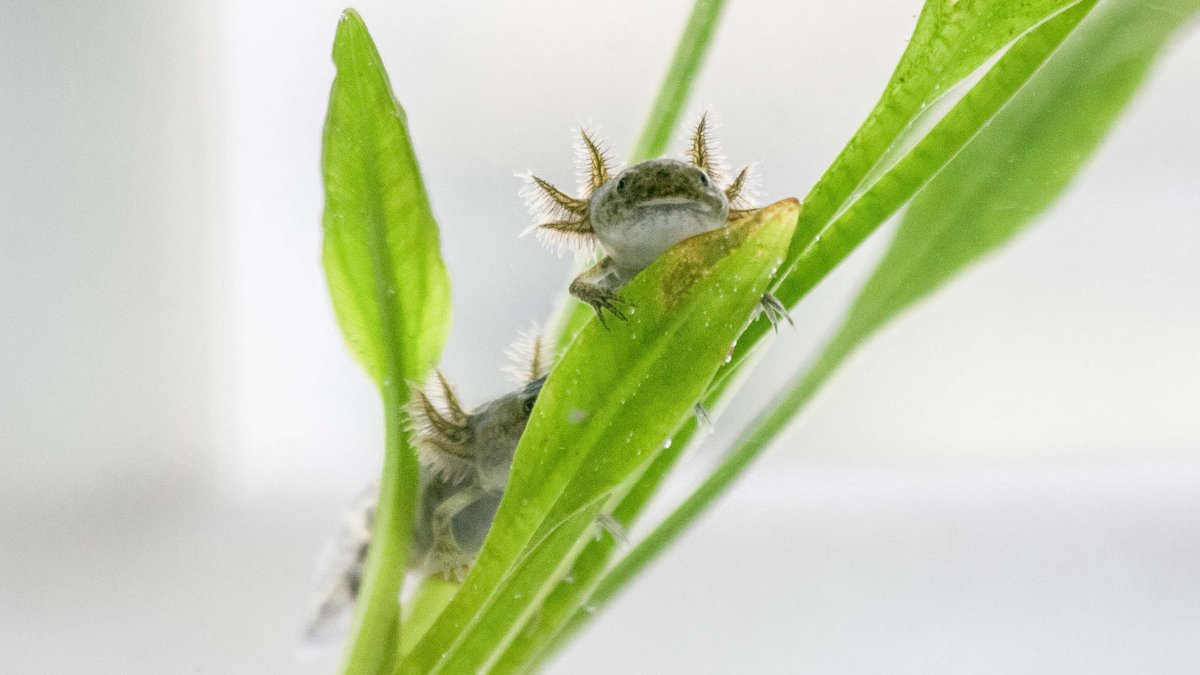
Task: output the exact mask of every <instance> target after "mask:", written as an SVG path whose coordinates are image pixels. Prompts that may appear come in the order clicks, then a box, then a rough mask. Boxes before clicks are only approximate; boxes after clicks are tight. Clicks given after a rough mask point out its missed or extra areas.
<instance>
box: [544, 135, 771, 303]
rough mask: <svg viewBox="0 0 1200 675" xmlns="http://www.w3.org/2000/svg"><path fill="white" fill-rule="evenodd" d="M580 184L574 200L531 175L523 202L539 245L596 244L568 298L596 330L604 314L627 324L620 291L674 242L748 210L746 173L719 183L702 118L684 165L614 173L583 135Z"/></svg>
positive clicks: (647, 164)
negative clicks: (596, 252) (593, 318)
mask: <svg viewBox="0 0 1200 675" xmlns="http://www.w3.org/2000/svg"><path fill="white" fill-rule="evenodd" d="M580 135H581V144H580V148H581V153H580V154H581V157H582V158H583V159H584V162H585V167H584V171H582V172H581V175H583V176H584V177H585V178H584V180H583V185H582V189H581V196H579V197H573V196H571V195H569V194H567V193H566V192H564V191H562V190H560V189H558V188H556V187H555V186H554V185H552V184H551V183H549V182H548V181H546V180H544V179H542V178H539V177H537V176H534V175H532V174H531V175H528V176H527V180H528V187H527V189H526V192H525V196H526V201H527V202H528V204H529V206H530V209H531V211H533V212H534V217H535V218H536V219H537V220H538V222H537V224H536V225H535V228H536V229H537V230H538V231H539V234H541V235H543V239H547V240H549V241H551V242H553V241H557V242H559V243H560V244H582V245H587V244H596V245H598V246H599V247H600V250H601V251H602V252H603V254H604V256H603V257H602V258H601V259H600V261H599V262H597V263H596V264H595V265H594V266H592V267H591V268H589V269H588V270H586V271H584V272H583V273H582V274H580V275H579V276H578V277H576V278H575V279H574V280H573V281H572V282H571V285H570V288H569V291H570V293H571V295H573V296H575V297H576V298H578V299H580V300H582V301H583V302H586V303H587V304H589V305H591V306H592V308H593V309H594V310H595V311H596V315H597V316H598V317H599V319H600V321H601V323H603V322H604V312H605V311H608V312H609V313H611V314H612V315H613V316H616V317H617V318H619V319H625V318H626V317H625V310H624V309H623V307H624V306H625V305H627V303H626V302H625V301H624V300H622V299H621V296H620V295H619V294H618V292H617V291H618V290H619V289H620V288H621V287H622V286H623V285H625V283H626V282H628V281H629V280H630V279H632V278H633V277H634V276H635V275H637V273H638V272H641V271H642V270H644V269H646V268H647V267H649V266H650V264H651V263H652V262H654V260H655V259H657V258H658V257H659V256H660V255H662V254H663V252H665V251H666V250H667V249H669V248H671V247H672V246H674V245H675V244H678V243H679V242H681V241H683V240H685V239H688V238H691V237H694V236H696V235H699V234H704V233H706V232H712V231H714V230H719V229H721V228H722V227H725V226H726V225H727V224H728V223H729V222H730V221H731V220H733V219H735V218H737V217H738V216H740V215H741V214H743V213H745V212H746V211H748V210H750V209H751V208H752V207H753V204H752V200H751V198H750V195H749V194H748V193H749V190H748V186H747V182H748V177H749V169H750V167H743V168H742V169H741V170H740V171H738V172H737V173H736V174H734V177H733V178H732V179H730V180H728V181H726V180H725V178H724V176H723V173H724V172H723V170H722V167H721V163H720V161H719V160H718V159H717V157H716V155H715V152H714V148H713V143H712V141H711V140H710V138H709V125H708V119H707V116H702V117H701V118H700V121H699V123H698V124H697V125H696V128H695V130H694V131H693V132H692V135H691V139H690V144H689V147H688V151H687V161H679V160H676V159H669V158H660V159H651V160H646V161H644V162H638V163H637V164H634V165H633V166H630V167H628V168H625V169H624V170H622V171H620V172H617V173H615V174H614V173H613V171H612V169H611V167H610V164H611V162H610V160H609V158H608V156H607V154H606V153H605V152H604V150H603V149H602V148H601V146H600V144H599V143H598V142H597V141H596V140H595V139H594V138H593V137H592V135H591V134H589V133H588V132H587V131H582V132H581V134H580ZM761 306H762V308H763V310H764V312H765V313H766V315H767V317H768V318H769V319H770V320H771V322H772V323H773V324H774V323H777V322H778V320H779V318H781V317H782V318H786V319H787V320H788V321H789V322H790V321H791V319H790V318H789V317H788V315H787V311H786V309H785V308H784V307H783V305H782V304H780V302H779V301H778V300H777V299H775V297H774V296H771V295H769V294H768V295H765V296H763V300H762V303H761Z"/></svg>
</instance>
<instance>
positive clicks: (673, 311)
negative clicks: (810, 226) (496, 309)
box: [404, 200, 799, 673]
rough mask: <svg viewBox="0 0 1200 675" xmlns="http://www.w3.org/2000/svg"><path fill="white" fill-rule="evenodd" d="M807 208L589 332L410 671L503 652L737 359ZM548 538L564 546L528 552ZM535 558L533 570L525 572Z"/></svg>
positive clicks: (732, 242)
mask: <svg viewBox="0 0 1200 675" xmlns="http://www.w3.org/2000/svg"><path fill="white" fill-rule="evenodd" d="M798 210H799V204H798V203H797V202H796V201H795V200H785V201H783V202H779V203H778V204H775V205H773V206H772V207H768V208H767V209H764V210H763V211H761V212H760V213H759V214H758V215H757V216H756V217H755V218H753V219H751V220H750V221H748V222H744V223H742V224H740V225H735V226H734V227H730V228H726V229H725V230H723V231H721V232H716V233H712V234H710V235H704V236H701V237H696V238H693V239H690V240H688V241H686V242H683V243H682V244H680V245H678V246H676V247H675V248H673V249H671V250H670V251H669V252H667V253H666V254H665V255H664V256H662V257H661V258H659V260H658V261H656V262H655V263H654V264H653V265H651V266H650V267H649V268H648V269H647V270H645V271H644V272H642V273H641V274H640V275H638V277H636V278H635V279H634V280H633V281H632V282H630V284H629V285H628V286H626V287H625V288H624V289H623V290H622V295H623V296H625V297H626V299H628V300H629V301H630V302H632V303H633V304H634V305H636V311H635V312H633V313H632V314H631V315H630V316H629V321H628V322H620V321H610V322H609V329H608V330H606V329H605V328H604V327H602V326H601V325H600V324H599V323H598V322H596V321H592V322H591V323H590V324H588V325H587V326H585V328H584V329H583V331H582V332H581V333H580V335H579V337H578V338H577V339H576V340H575V341H574V342H573V343H572V345H571V347H570V348H569V349H568V350H567V352H566V353H565V354H564V355H563V357H562V358H561V359H560V361H559V363H558V364H557V366H556V367H555V369H554V372H553V373H552V374H551V375H550V378H549V380H548V381H547V382H546V385H545V388H544V389H543V390H542V394H541V396H540V397H539V399H538V405H537V408H536V409H535V411H534V415H533V417H532V419H531V420H530V423H529V426H528V427H527V428H526V431H525V434H524V436H523V437H522V438H521V443H520V445H519V447H518V448H517V453H516V457H515V459H514V463H513V469H512V475H511V478H510V480H509V487H508V488H507V490H506V492H505V495H504V501H503V502H502V503H501V506H500V510H499V512H498V513H497V515H496V520H495V523H494V525H493V527H492V529H491V532H490V533H489V535H488V539H487V541H486V542H485V543H484V547H483V551H482V552H481V555H480V557H479V560H478V561H477V563H476V565H475V567H474V569H473V570H472V571H471V574H470V575H469V576H468V577H467V580H466V582H465V583H464V585H463V588H462V590H461V591H460V592H459V593H458V595H457V596H456V597H455V598H454V600H453V601H452V602H451V604H450V606H449V607H448V608H447V609H446V611H445V612H444V613H443V614H442V616H441V617H439V619H438V620H437V622H435V624H434V625H433V627H432V628H431V629H430V630H429V632H428V633H427V634H426V636H425V639H424V640H422V642H421V643H420V644H418V645H417V647H416V649H415V650H414V651H413V653H412V654H411V657H410V659H408V660H406V662H405V664H404V666H405V672H414V673H424V672H475V671H476V670H478V669H479V668H480V667H482V666H484V665H486V664H488V663H490V662H491V660H492V659H494V658H495V657H497V656H498V655H499V653H500V650H502V649H503V647H504V646H505V645H506V644H507V641H508V640H509V639H510V638H511V636H512V635H514V634H515V632H516V631H517V630H518V629H519V627H520V623H521V621H522V619H523V618H525V617H526V616H527V615H528V612H529V611H530V610H531V607H532V603H533V601H534V600H535V599H536V598H538V597H541V596H542V595H544V594H545V593H546V592H548V591H549V588H550V587H551V586H552V585H553V584H554V583H556V582H557V578H555V577H554V576H553V575H546V574H545V572H546V571H547V570H561V571H564V572H565V568H563V567H561V564H560V563H561V562H562V561H564V560H569V557H568V558H564V556H569V554H570V552H571V550H576V547H575V544H576V543H578V542H579V539H580V536H581V535H582V534H583V532H582V528H586V527H590V522H591V516H592V515H594V513H595V511H596V509H598V508H599V507H600V505H601V504H602V503H603V502H604V501H605V500H607V499H608V498H609V497H610V496H611V494H612V492H613V491H614V490H615V489H616V488H617V486H619V485H620V484H621V483H622V482H623V481H624V480H625V479H627V478H628V477H629V476H630V475H632V474H633V473H635V472H637V471H638V470H639V468H641V467H644V466H645V464H646V463H648V462H650V461H652V460H653V458H654V456H655V455H656V453H657V452H659V451H660V450H661V448H662V446H663V443H664V441H666V439H668V438H669V437H670V436H671V434H672V433H674V432H675V431H676V430H677V429H678V427H679V425H680V424H681V423H682V421H683V420H684V419H685V418H686V417H688V416H689V415H690V414H691V409H692V405H693V404H694V403H695V402H696V401H697V400H699V399H700V397H701V396H702V395H703V393H704V391H705V389H706V388H707V387H708V385H709V384H710V383H711V381H712V379H713V377H714V375H715V373H716V372H717V370H718V369H719V368H720V367H721V366H722V365H723V364H724V363H725V362H726V360H727V358H728V354H729V351H730V347H731V345H732V343H733V341H734V340H735V339H736V338H737V336H738V334H740V333H741V332H742V331H743V330H744V328H745V326H746V325H747V323H748V321H749V320H750V317H751V315H752V313H753V311H754V309H755V307H756V306H757V303H758V301H759V298H760V297H761V296H762V293H763V292H764V291H765V290H766V289H767V288H768V287H769V286H770V285H771V283H772V280H773V278H774V275H775V273H776V270H777V266H778V264H779V263H780V262H781V261H782V256H783V253H784V251H785V250H786V248H787V245H788V243H789V242H790V240H791V233H792V229H793V228H794V226H795V220H796V215H797V213H798ZM580 514H582V517H581V515H580ZM571 528H574V529H571ZM564 532H570V536H566V535H565V534H564ZM545 542H554V545H553V546H552V547H550V548H549V549H543V554H539V555H537V556H530V555H529V554H530V553H531V552H533V551H535V550H536V549H537V547H538V546H539V545H541V544H543V543H545ZM551 549H552V550H551ZM568 549H570V550H568ZM547 550H551V552H552V553H553V555H549V554H545V552H546V551H547ZM526 560H529V561H533V562H534V563H535V564H533V565H531V566H528V567H526V568H524V570H523V569H522V568H521V565H522V563H523V562H525V561H526ZM529 575H533V576H532V580H533V582H534V583H532V585H528V584H529V582H530V580H531V577H530V576H529ZM510 587H515V588H522V589H525V590H524V591H522V592H520V593H508V592H505V591H506V589H508V588H510ZM485 618H486V620H485Z"/></svg>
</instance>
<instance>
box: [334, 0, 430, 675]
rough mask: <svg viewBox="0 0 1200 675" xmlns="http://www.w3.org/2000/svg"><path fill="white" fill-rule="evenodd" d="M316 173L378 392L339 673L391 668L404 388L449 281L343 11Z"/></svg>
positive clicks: (402, 139)
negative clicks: (381, 440)
mask: <svg viewBox="0 0 1200 675" xmlns="http://www.w3.org/2000/svg"><path fill="white" fill-rule="evenodd" d="M333 62H334V64H335V66H336V67H337V75H336V77H335V78H334V81H333V88H332V91H331V92H330V95H329V112H328V116H327V117H326V121H325V137H324V146H323V157H322V168H323V175H324V179H325V214H324V229H325V241H324V249H323V252H322V260H323V262H324V266H325V276H326V279H327V280H328V283H329V293H330V296H331V298H332V300H333V308H334V313H335V314H336V315H337V319H338V323H339V324H340V325H341V328H342V333H343V335H344V336H345V338H346V341H347V343H348V344H349V346H350V350H351V351H352V352H353V353H354V354H355V356H357V357H358V359H359V361H360V362H361V363H362V364H363V367H364V368H366V370H367V373H368V374H369V375H370V376H371V378H372V379H373V380H374V381H375V383H376V384H377V385H378V386H379V388H380V393H381V395H382V396H383V404H384V421H385V424H386V425H387V426H386V439H387V441H386V443H387V447H386V448H385V455H384V464H383V472H382V477H381V480H380V494H379V502H378V507H377V511H376V522H375V537H374V539H373V541H372V544H371V548H370V553H369V556H368V559H367V562H366V565H365V568H364V576H363V582H362V587H361V590H360V592H359V601H358V603H357V605H356V608H355V619H354V623H353V626H352V628H351V636H350V639H349V640H348V642H347V646H346V656H345V664H344V671H345V672H347V673H364V674H365V673H372V674H373V673H384V672H390V671H391V669H392V664H393V663H394V661H395V658H396V651H397V650H398V649H399V625H400V621H399V602H398V600H397V598H398V597H399V591H400V586H401V583H402V582H403V578H404V569H405V561H406V558H407V552H408V542H409V537H410V533H411V531H412V519H413V513H414V510H415V505H416V495H417V473H418V467H417V461H416V455H415V453H414V452H413V450H412V448H411V447H409V444H408V438H407V434H406V432H405V427H406V417H405V413H404V404H405V402H406V400H407V397H408V388H407V383H408V382H411V381H418V382H419V381H423V380H424V378H425V375H426V374H427V372H428V371H429V368H430V367H431V366H432V365H433V364H434V363H435V362H436V361H437V359H438V357H439V356H440V355H441V351H442V347H443V346H444V344H445V341H446V334H447V332H448V330H449V325H450V291H449V279H448V277H447V274H446V269H445V266H444V265H443V264H442V260H441V256H440V254H439V251H438V230H437V223H436V222H434V219H433V215H432V212H431V210H430V207H429V200H428V198H427V197H426V196H425V188H424V186H423V185H422V182H421V174H420V170H419V169H418V167H417V161H416V156H415V154H414V153H413V149H412V143H411V141H410V139H409V135H408V128H407V123H406V121H405V118H404V113H403V111H402V109H401V108H400V105H399V103H397V102H396V99H395V97H394V96H393V95H392V89H391V85H390V83H389V82H388V77H387V73H386V72H385V71H384V68H383V63H382V61H381V60H380V58H379V53H378V52H377V51H376V49H375V45H374V43H373V42H372V41H371V36H370V35H369V34H368V33H367V28H366V26H365V25H364V24H363V22H362V19H361V18H360V17H359V16H358V14H356V13H355V12H354V11H353V10H347V11H346V12H345V13H343V14H342V17H341V20H340V22H339V23H338V28H337V34H336V36H335V37H334V43H333Z"/></svg>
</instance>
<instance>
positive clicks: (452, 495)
mask: <svg viewBox="0 0 1200 675" xmlns="http://www.w3.org/2000/svg"><path fill="white" fill-rule="evenodd" d="M545 381H546V379H545V378H544V377H543V378H539V379H537V380H534V381H533V382H531V383H529V384H528V385H526V386H525V387H523V388H522V389H519V390H517V391H515V392H511V393H509V394H505V395H504V396H501V397H500V398H497V399H494V400H491V401H488V402H487V403H484V404H483V405H481V406H479V407H478V408H476V409H475V410H472V411H471V413H470V417H469V418H468V421H467V428H468V429H469V430H470V438H471V441H470V442H471V445H472V447H473V448H474V449H475V464H474V468H473V470H472V471H471V472H470V473H468V474H467V475H465V476H461V477H454V478H450V477H447V476H446V475H445V474H444V473H441V472H437V471H432V470H429V469H426V468H424V467H423V468H422V472H421V500H420V505H419V506H418V511H417V519H416V522H415V523H413V539H412V549H411V550H410V551H409V567H410V568H411V569H415V570H419V571H422V572H426V573H430V574H447V573H451V572H453V573H458V572H459V571H460V570H461V569H462V568H464V567H466V566H467V565H470V563H471V562H473V561H474V559H475V556H477V555H478V554H479V549H480V547H482V546H483V539H484V537H486V536H487V533H488V529H489V528H490V527H491V525H492V520H493V519H494V518H495V516H496V509H497V508H499V506H500V498H501V497H502V496H503V495H504V487H505V486H506V485H507V484H508V475H509V472H510V471H511V470H512V460H513V454H514V453H515V452H516V449H517V443H518V442H519V441H520V440H521V434H523V433H524V432H525V425H526V424H527V423H528V422H529V414H530V412H532V410H533V405H534V403H536V402H537V397H538V394H540V393H541V390H542V384H543V383H544V382H545ZM455 500H458V504H455ZM463 502H465V504H463ZM440 523H441V525H440ZM445 523H448V524H449V533H450V538H447V537H446V530H445V525H444V524H445ZM439 528H441V529H440V530H439Z"/></svg>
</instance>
